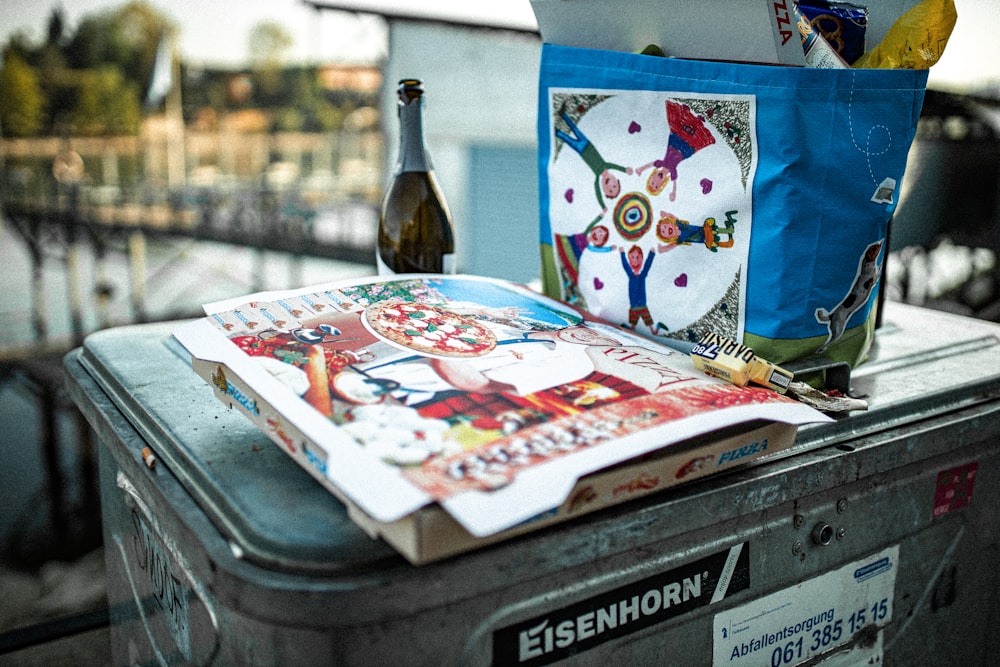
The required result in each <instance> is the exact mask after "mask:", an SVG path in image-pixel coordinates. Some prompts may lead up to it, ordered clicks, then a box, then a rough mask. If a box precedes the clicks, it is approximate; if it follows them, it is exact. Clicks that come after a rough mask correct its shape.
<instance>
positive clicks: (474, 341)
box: [365, 301, 497, 357]
mask: <svg viewBox="0 0 1000 667" xmlns="http://www.w3.org/2000/svg"><path fill="white" fill-rule="evenodd" d="M365 322H366V323H367V324H368V326H369V327H370V328H371V330H372V332H373V333H375V334H376V335H377V336H380V337H382V338H384V339H385V340H387V341H389V342H391V343H395V344H396V345H399V346H401V347H404V348H406V349H408V350H413V351H415V352H422V353H424V354H431V355H436V356H441V357H480V356H483V355H484V354H488V353H489V352H491V351H493V350H494V349H495V348H496V346H497V338H496V335H495V334H494V333H493V332H492V331H491V330H490V329H489V328H488V327H486V326H485V325H483V324H482V323H481V322H479V321H477V320H475V319H473V318H471V317H465V316H463V315H459V314H458V313H454V312H451V311H449V310H445V309H444V308H439V307H437V306H432V305H428V304H422V303H411V302H406V301H381V302H378V303H375V304H372V305H371V306H369V307H368V308H366V309H365Z"/></svg>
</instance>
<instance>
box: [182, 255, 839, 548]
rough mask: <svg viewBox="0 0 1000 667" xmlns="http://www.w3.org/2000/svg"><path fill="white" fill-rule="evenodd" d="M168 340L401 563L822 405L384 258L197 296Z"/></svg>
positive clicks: (534, 518)
mask: <svg viewBox="0 0 1000 667" xmlns="http://www.w3.org/2000/svg"><path fill="white" fill-rule="evenodd" d="M205 310H206V313H207V316H206V317H205V318H202V319H199V320H196V321H193V322H190V323H186V324H185V325H183V326H181V327H180V328H179V329H178V330H176V331H175V332H174V336H175V338H176V339H177V340H178V341H179V342H180V343H181V344H182V345H183V346H184V347H185V348H186V350H187V351H188V352H189V353H190V355H191V357H192V366H193V368H194V369H195V371H196V372H197V373H198V374H199V375H200V376H202V377H203V378H204V379H205V380H206V382H207V383H208V384H209V385H210V386H211V387H212V388H213V389H214V392H215V395H216V397H217V398H218V399H219V400H221V401H223V402H224V403H226V404H228V405H230V406H231V407H232V409H234V410H237V411H240V412H241V413H243V414H244V415H245V416H246V417H248V418H249V419H251V420H252V421H253V422H254V423H255V424H257V425H258V426H259V427H260V428H261V430H262V431H263V432H264V433H266V434H267V435H268V437H269V438H270V439H271V440H272V441H273V442H274V443H275V444H276V445H277V446H279V447H281V448H282V449H283V450H284V451H285V452H286V453H287V454H288V455H289V456H290V457H291V458H292V459H293V460H295V461H296V462H297V463H298V464H299V465H300V466H302V467H303V468H304V469H305V470H307V471H308V472H309V473H310V474H311V475H312V476H313V477H314V478H315V479H317V480H318V481H319V482H320V483H321V484H323V485H324V486H325V487H326V488H327V489H328V490H329V491H330V492H331V493H333V494H334V495H335V496H336V497H337V498H338V499H339V500H341V501H342V502H343V503H344V504H345V505H346V506H347V508H348V513H349V515H350V516H351V517H352V519H353V520H354V521H355V522H356V523H357V524H358V525H360V526H361V527H362V528H363V529H364V530H366V531H367V532H368V533H369V534H371V535H372V536H378V537H381V538H383V539H385V540H386V541H387V542H388V543H389V544H391V545H392V546H393V547H395V548H396V549H397V550H398V551H399V552H400V553H401V554H402V555H403V556H405V557H406V558H407V559H408V560H410V561H411V562H413V563H425V562H429V561H433V560H437V559H440V558H443V557H446V556H449V555H452V554H456V553H460V552H463V551H468V550H471V549H474V548H478V547H480V546H484V545H486V544H491V543H494V542H498V541H500V540H503V539H507V538H509V537H513V536H515V535H519V534H522V533H525V532H528V531H531V530H537V529H539V528H542V527H544V526H547V525H551V524H553V523H557V522H560V521H564V520H566V519H569V518H572V517H576V516H580V515H582V514H585V513H588V512H592V511H594V510H597V509H600V508H603V507H608V506H611V505H614V504H617V503H621V502H624V501H627V500H631V499H634V498H637V497H639V496H642V495H646V494H649V493H653V492H656V491H659V490H662V489H665V488H669V487H671V486H675V485H677V484H680V483H683V482H687V481H689V480H692V479H696V478H699V477H704V476H706V475H710V474H714V473H717V472H719V471H722V470H727V469H729V468H732V467H735V466H740V465H744V464H746V463H748V462H750V461H754V460H757V459H759V458H762V457H766V456H772V455H774V454H775V453H777V452H780V451H781V450H783V449H787V448H789V447H790V446H791V445H792V444H793V442H794V440H795V433H796V430H797V428H798V425H800V424H803V423H807V422H817V421H827V420H829V418H828V417H826V416H825V415H823V414H822V413H820V412H818V411H816V410H814V409H812V408H810V407H808V406H806V405H804V404H802V403H799V402H797V401H794V400H792V399H790V398H786V397H784V396H781V395H779V394H777V393H775V392H773V391H771V390H768V389H765V388H760V387H738V386H735V385H732V384H728V383H726V382H724V381H722V380H718V379H715V378H711V377H708V376H706V375H704V374H703V373H701V372H700V371H698V370H696V369H695V368H694V365H693V363H692V362H691V360H690V358H689V357H688V355H686V354H684V353H681V352H678V351H676V350H674V349H671V348H670V347H667V346H664V345H662V344H660V343H659V342H657V341H655V340H652V339H649V338H645V337H641V336H638V335H636V334H634V333H632V332H631V331H629V330H626V329H623V328H619V327H615V326H612V325H610V324H608V323H606V322H602V321H598V320H596V319H594V318H592V317H590V316H589V315H586V314H584V313H582V312H580V311H577V310H575V309H573V308H571V307H569V306H567V305H565V304H562V303H560V302H557V301H554V300H551V299H548V298H546V297H543V296H540V295H538V294H536V293H534V292H532V291H530V290H528V289H526V288H524V287H521V286H519V285H514V284H510V283H506V282H503V281H497V280H493V279H487V278H480V277H473V276H420V275H413V276H396V277H393V278H391V279H386V278H382V279H377V278H372V279H367V280H360V281H354V282H338V283H331V284H326V285H320V286H313V287H309V288H304V289H301V290H296V291H289V292H282V293H262V294H256V295H251V296H247V297H244V298H241V299H236V300H231V301H228V302H222V303H216V304H209V305H207V306H206V307H205Z"/></svg>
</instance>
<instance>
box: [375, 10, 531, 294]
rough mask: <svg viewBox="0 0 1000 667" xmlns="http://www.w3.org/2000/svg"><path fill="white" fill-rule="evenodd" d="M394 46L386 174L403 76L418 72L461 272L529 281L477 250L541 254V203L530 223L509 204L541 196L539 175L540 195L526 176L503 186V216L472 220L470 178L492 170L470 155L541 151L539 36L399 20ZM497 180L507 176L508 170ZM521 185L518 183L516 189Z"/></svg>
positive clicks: (388, 76) (388, 81)
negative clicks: (490, 246) (509, 210)
mask: <svg viewBox="0 0 1000 667" xmlns="http://www.w3.org/2000/svg"><path fill="white" fill-rule="evenodd" d="M388 52H389V55H388V60H387V62H386V63H385V65H384V72H385V78H384V90H383V95H382V109H383V116H382V117H383V124H384V129H385V134H386V141H385V147H386V164H387V166H388V168H389V169H388V172H389V173H387V174H386V180H387V181H388V178H389V177H390V176H391V168H392V166H394V165H395V161H396V157H397V154H398V149H399V126H398V123H397V122H396V86H397V83H398V81H399V80H400V79H402V78H409V77H412V78H417V79H420V80H422V81H423V82H424V87H425V90H426V93H425V95H424V97H425V105H424V137H425V139H426V142H427V145H428V148H429V150H430V153H431V159H432V161H433V164H434V168H435V171H436V172H437V175H438V180H439V182H440V184H441V188H442V190H443V191H444V194H445V197H446V198H447V200H448V204H449V206H450V208H451V212H452V216H453V218H454V222H455V228H456V236H457V238H456V242H457V248H456V254H457V262H458V268H459V271H461V272H470V273H479V274H483V275H496V276H497V277H506V278H510V279H514V280H523V279H525V277H524V276H523V275H516V276H508V275H504V272H503V271H502V267H501V269H498V268H497V267H496V266H494V263H493V262H489V266H487V265H485V263H484V261H483V260H482V259H481V258H480V259H476V257H477V256H479V255H481V253H478V252H473V251H472V249H473V248H474V247H475V248H482V245H481V244H484V243H494V244H496V243H498V242H499V243H503V244H506V246H505V247H506V249H507V250H509V252H510V253H515V252H516V253H519V254H523V252H524V250H525V249H527V248H529V247H530V248H531V252H532V253H533V254H532V259H533V260H536V259H537V257H538V242H537V239H538V215H537V203H536V204H535V206H534V208H535V212H534V215H533V216H532V217H531V218H530V219H523V218H524V217H525V216H523V215H519V216H518V217H517V219H514V220H511V219H504V217H503V213H504V202H505V201H506V202H507V204H508V205H509V204H510V203H511V202H512V201H514V200H515V199H516V201H517V202H518V203H523V202H524V201H526V200H525V198H528V199H531V200H532V201H534V202H537V196H538V195H537V175H533V176H534V177H533V178H532V179H531V183H532V184H533V185H534V188H535V190H534V191H533V192H525V191H524V178H523V174H520V176H521V178H518V179H508V180H510V181H511V183H512V185H511V188H510V190H509V191H507V190H505V189H504V188H503V187H501V188H499V191H500V192H501V193H502V195H501V197H499V199H498V201H497V202H496V206H491V207H489V208H490V209H491V210H495V211H496V216H490V219H485V218H484V217H482V216H479V219H473V218H472V214H471V211H472V209H473V207H472V206H471V203H470V201H469V190H470V182H469V180H470V176H471V175H472V174H483V173H484V172H488V171H489V169H490V166H489V165H484V164H471V163H470V161H471V160H472V159H473V157H472V149H473V148H474V147H478V148H482V147H484V146H485V147H498V148H510V147H515V148H517V147H520V148H523V149H524V150H525V151H536V152H537V144H538V142H537V137H536V115H537V109H536V107H537V98H538V65H539V58H540V56H541V41H540V39H539V38H538V37H537V36H532V35H528V34H524V33H516V32H511V31H503V30H490V29H473V28H461V27H452V26H446V25H439V24H428V23H415V22H407V21H394V22H391V23H390V27H389V51H388ZM475 153H476V155H477V156H479V157H478V158H475V159H480V160H481V159H483V158H482V156H483V155H487V156H488V154H489V151H488V150H486V151H484V150H477V151H475ZM487 159H488V158H487ZM533 168H535V167H533ZM535 169H537V168H535ZM496 177H497V178H500V179H503V178H504V174H503V173H497V175H496ZM515 183H519V185H518V186H517V187H516V188H515V187H514V184H515ZM475 208H477V209H478V210H482V209H483V208H484V207H482V206H477V207H475ZM521 208H522V209H523V208H524V207H523V206H522V207H521ZM522 260H523V258H522ZM522 273H523V271H522ZM532 277H534V276H532Z"/></svg>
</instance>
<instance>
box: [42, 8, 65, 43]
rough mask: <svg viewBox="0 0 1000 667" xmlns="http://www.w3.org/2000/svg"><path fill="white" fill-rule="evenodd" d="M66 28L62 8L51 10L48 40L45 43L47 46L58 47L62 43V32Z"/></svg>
mask: <svg viewBox="0 0 1000 667" xmlns="http://www.w3.org/2000/svg"><path fill="white" fill-rule="evenodd" d="M65 27H66V21H65V19H64V18H63V10H62V7H56V8H55V9H53V10H52V14H50V15H49V38H48V41H47V42H46V43H47V44H54V45H56V46H59V45H61V44H62V41H63V37H64V35H63V30H64V29H65Z"/></svg>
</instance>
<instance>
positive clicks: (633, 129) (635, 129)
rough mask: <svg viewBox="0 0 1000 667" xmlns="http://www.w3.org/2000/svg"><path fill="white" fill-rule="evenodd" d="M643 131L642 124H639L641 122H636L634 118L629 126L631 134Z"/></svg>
mask: <svg viewBox="0 0 1000 667" xmlns="http://www.w3.org/2000/svg"><path fill="white" fill-rule="evenodd" d="M641 131H642V125H639V123H637V122H635V121H634V120H633V121H632V122H631V123H629V126H628V133H629V134H635V133H636V132H641Z"/></svg>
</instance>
